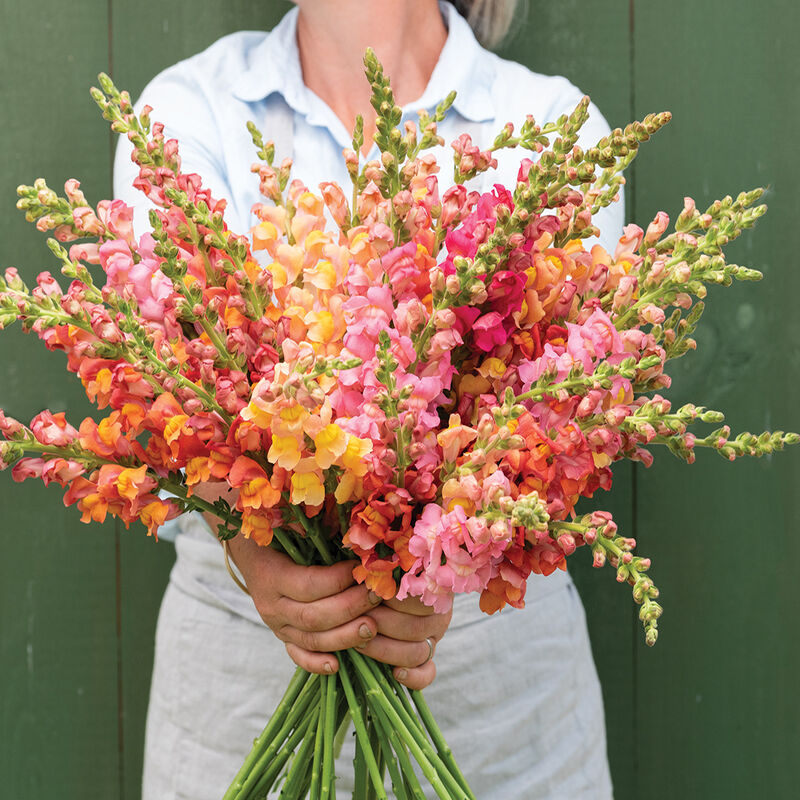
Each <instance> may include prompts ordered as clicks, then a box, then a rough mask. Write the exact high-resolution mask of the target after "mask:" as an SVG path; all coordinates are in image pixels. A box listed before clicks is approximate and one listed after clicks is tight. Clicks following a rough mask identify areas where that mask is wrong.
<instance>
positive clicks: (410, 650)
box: [358, 634, 436, 669]
mask: <svg viewBox="0 0 800 800" xmlns="http://www.w3.org/2000/svg"><path fill="white" fill-rule="evenodd" d="M431 641H432V642H433V646H434V648H435V646H436V642H435V640H433V639H431ZM358 649H359V651H360V652H362V653H364V655H367V656H369V657H370V658H374V659H375V660H376V661H381V662H383V663H384V664H391V665H392V666H394V667H405V668H406V669H414V668H416V667H421V666H422V665H423V664H425V663H426V662H427V661H429V660H430V659H431V657H432V654H431V648H430V647H429V645H428V642H427V641H425V640H423V641H421V642H403V641H400V640H398V639H390V638H389V637H388V636H381V635H380V634H379V635H378V636H376V637H375V638H374V639H371V640H369V641H368V642H367V643H366V644H364V645H362V646H361V647H359V648H358Z"/></svg>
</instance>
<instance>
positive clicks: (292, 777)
mask: <svg viewBox="0 0 800 800" xmlns="http://www.w3.org/2000/svg"><path fill="white" fill-rule="evenodd" d="M319 714H320V708H319V707H318V708H315V709H314V711H312V712H311V715H310V718H309V721H308V724H307V725H305V726H304V727H305V733H304V736H305V738H304V739H303V744H301V745H300V749H299V750H298V751H297V753H296V754H295V757H294V759H293V760H292V766H291V767H289V772H288V774H287V775H286V780H285V781H284V782H283V787H282V788H281V793H280V800H303V797H305V794H306V791H305V790H306V785H307V781H308V777H309V776H308V771H309V769H310V766H311V764H310V762H309V759H308V757H309V755H310V754H311V748H312V747H313V746H314V736H313V735H309V734H310V732H311V729H312V728H313V727H316V724H317V721H318V718H319ZM298 741H299V740H298ZM294 746H296V743H295V745H294ZM294 746H293V747H292V750H294ZM247 800H257V798H255V797H253V798H247ZM258 800H260V798H258Z"/></svg>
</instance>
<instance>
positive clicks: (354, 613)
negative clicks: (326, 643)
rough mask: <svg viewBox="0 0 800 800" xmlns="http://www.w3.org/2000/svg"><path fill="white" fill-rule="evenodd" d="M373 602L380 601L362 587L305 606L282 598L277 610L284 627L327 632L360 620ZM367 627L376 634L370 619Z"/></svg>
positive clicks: (355, 587) (375, 623) (375, 625)
mask: <svg viewBox="0 0 800 800" xmlns="http://www.w3.org/2000/svg"><path fill="white" fill-rule="evenodd" d="M376 602H378V603H379V602H380V597H377V596H376V595H374V594H373V593H371V592H368V591H367V589H366V588H365V587H364V586H351V587H350V588H348V589H345V590H344V591H343V592H339V593H338V594H335V595H333V596H332V597H324V598H323V599H321V600H314V601H313V602H309V603H301V602H298V601H297V600H293V599H291V598H290V597H282V598H281V600H280V604H279V610H280V613H281V614H282V616H283V618H284V620H285V622H286V624H288V625H291V626H292V627H293V628H298V629H299V630H301V631H327V630H330V629H331V628H338V627H339V626H340V625H345V624H346V623H348V622H352V621H353V620H355V619H357V618H358V617H361V616H364V614H365V612H367V611H370V610H372V609H373V608H374V607H375V603H376ZM369 624H370V625H371V626H374V627H375V631H376V632H377V622H375V621H374V620H371V619H370V620H369Z"/></svg>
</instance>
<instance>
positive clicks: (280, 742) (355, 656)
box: [193, 498, 476, 800]
mask: <svg viewBox="0 0 800 800" xmlns="http://www.w3.org/2000/svg"><path fill="white" fill-rule="evenodd" d="M193 499H195V502H199V503H203V501H202V500H201V499H200V498H193ZM290 509H291V510H292V511H294V512H295V514H294V515H295V517H296V518H297V520H298V521H301V520H302V527H303V529H304V532H305V536H303V537H299V538H295V537H290V536H288V535H285V534H286V532H283V531H280V532H278V534H279V535H276V537H275V539H274V540H273V543H272V545H270V546H272V547H276V548H278V549H280V550H281V551H283V552H284V553H286V554H287V555H289V556H291V557H292V558H293V560H295V561H296V562H297V563H301V564H306V565H308V564H310V563H322V564H326V565H330V564H333V563H334V562H335V561H337V560H338V559H341V558H344V557H347V552H346V551H345V550H342V549H341V548H340V550H341V552H340V553H339V554H336V555H335V554H334V553H333V552H331V550H332V546H335V545H334V542H333V541H329V540H328V539H327V537H326V536H325V535H324V534H323V532H322V530H321V526H320V524H319V522H318V520H314V519H309V518H307V517H305V515H304V514H302V512H300V513H298V509H296V507H294V506H290ZM215 510H216V511H217V512H220V511H221V510H222V509H221V507H220V508H217V509H215ZM221 527H222V526H221ZM337 657H338V660H339V670H338V671H337V672H336V673H335V674H333V675H315V674H312V673H309V672H306V670H304V669H303V668H302V667H298V668H297V670H296V671H295V674H294V677H293V678H292V680H291V682H290V683H289V686H288V688H287V689H286V692H285V694H284V695H283V698H282V699H281V701H280V703H279V704H278V707H277V708H276V709H275V712H274V713H273V715H272V716H271V717H270V720H269V722H268V723H267V726H266V727H265V728H264V730H263V731H262V733H261V735H260V736H259V737H258V738H257V739H256V740H255V742H254V743H253V749H252V750H251V752H250V754H249V755H248V757H247V758H246V759H245V762H244V763H243V764H242V766H241V768H240V769H239V772H238V773H237V774H236V777H235V778H234V779H233V782H232V783H231V785H230V786H229V787H228V790H227V792H226V793H225V795H224V797H223V800H265V798H267V796H268V795H269V793H270V792H271V791H273V790H275V791H277V790H278V788H279V789H280V793H279V796H280V800H303V798H306V797H308V798H309V800H331V798H335V797H336V786H335V780H336V770H335V762H336V755H337V752H336V751H337V750H338V749H339V747H338V746H337V744H338V743H339V742H341V737H342V736H343V735H346V730H347V727H348V723H350V722H352V725H353V728H354V730H355V738H356V741H355V757H354V760H353V767H354V775H355V787H354V790H353V794H352V800H388V797H389V795H388V794H387V791H386V788H385V783H386V782H385V779H386V775H387V773H388V777H389V780H390V782H391V786H392V792H393V794H394V797H395V798H397V800H425V794H424V793H423V791H422V784H421V776H422V779H424V780H427V781H428V782H429V783H430V785H431V786H432V787H433V789H434V791H435V792H436V795H437V796H438V797H439V798H440V799H441V800H476V799H475V795H474V794H473V793H472V790H471V789H470V788H469V785H468V784H467V781H466V779H465V778H464V776H463V774H462V773H461V770H460V769H459V767H458V764H457V763H456V760H455V757H454V756H453V753H452V751H451V749H450V747H449V745H448V744H447V742H446V741H445V738H444V736H443V734H442V732H441V730H440V729H439V726H438V725H437V724H436V720H435V719H434V717H433V714H432V713H431V711H430V709H429V708H428V704H427V703H426V701H425V698H424V697H423V696H422V692H420V691H410V690H408V689H406V688H405V687H404V686H403V685H402V684H400V683H399V682H398V681H397V680H396V679H395V677H394V675H393V674H392V668H391V667H390V666H388V665H386V664H381V663H379V662H377V661H375V660H373V659H371V658H369V657H368V656H365V655H364V654H363V653H360V652H359V651H358V650H354V649H350V650H343V651H341V652H339V653H337ZM273 796H274V795H273Z"/></svg>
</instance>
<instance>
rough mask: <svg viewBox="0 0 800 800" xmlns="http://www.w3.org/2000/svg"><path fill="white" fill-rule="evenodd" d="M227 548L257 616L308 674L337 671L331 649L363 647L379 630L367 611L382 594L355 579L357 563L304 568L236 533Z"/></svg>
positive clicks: (341, 562)
mask: <svg viewBox="0 0 800 800" xmlns="http://www.w3.org/2000/svg"><path fill="white" fill-rule="evenodd" d="M228 546H229V548H230V553H231V556H232V558H233V560H234V561H235V562H236V566H237V567H238V568H239V571H240V572H241V573H242V577H243V578H244V581H245V583H246V584H247V588H248V590H249V591H250V595H251V596H252V598H253V603H254V604H255V607H256V610H257V611H258V613H259V615H260V616H261V619H263V620H264V622H265V624H266V625H268V626H269V628H270V629H271V630H272V632H273V633H274V634H275V635H276V636H277V637H278V638H279V639H280V640H281V641H282V642H283V643H284V644H285V646H286V652H287V653H288V654H289V657H290V658H291V659H292V661H294V662H295V664H297V665H298V666H300V667H302V668H303V669H305V670H307V671H308V672H317V673H323V674H332V673H334V672H336V671H337V669H338V668H339V662H338V660H337V658H336V656H335V655H334V653H335V651H336V650H346V649H347V648H349V647H363V646H364V645H366V644H367V643H368V642H370V641H371V640H372V639H373V638H374V637H375V636H376V634H377V633H378V624H377V622H376V621H375V620H374V619H373V618H372V617H370V616H367V613H366V612H368V611H371V610H372V609H374V608H375V606H377V605H378V604H379V603H380V602H381V598H380V597H379V596H378V595H376V594H375V593H374V592H370V591H368V590H367V588H366V587H365V586H361V585H359V584H356V583H355V581H354V580H353V567H354V566H355V563H356V562H354V561H340V562H339V563H337V564H333V565H332V566H330V567H324V566H313V567H304V566H301V565H299V564H295V563H294V561H292V559H291V558H289V556H287V555H284V554H283V553H280V552H278V551H277V550H275V549H274V548H272V547H261V546H259V545H258V544H256V543H255V542H254V541H253V540H252V539H245V538H244V537H243V536H242V535H241V534H239V535H237V536H235V537H234V538H233V539H230V540H229V542H228Z"/></svg>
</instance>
